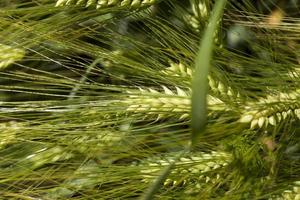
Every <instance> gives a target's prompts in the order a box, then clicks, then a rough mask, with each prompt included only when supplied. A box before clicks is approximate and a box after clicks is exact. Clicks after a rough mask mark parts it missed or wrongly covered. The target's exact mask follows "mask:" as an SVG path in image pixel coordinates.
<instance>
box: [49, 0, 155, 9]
mask: <svg viewBox="0 0 300 200" xmlns="http://www.w3.org/2000/svg"><path fill="white" fill-rule="evenodd" d="M156 2H158V0H57V2H56V5H55V6H68V5H80V6H85V7H96V8H97V9H100V8H107V7H128V8H131V9H138V8H142V7H145V6H149V5H153V4H155V3H156Z"/></svg>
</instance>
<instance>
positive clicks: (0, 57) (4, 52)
mask: <svg viewBox="0 0 300 200" xmlns="http://www.w3.org/2000/svg"><path fill="white" fill-rule="evenodd" d="M24 55H25V51H24V50H22V49H18V48H15V47H12V46H8V45H4V44H0V70H1V69H4V68H6V67H8V66H9V65H10V64H12V63H14V62H16V61H18V60H21V59H22V58H23V57H24Z"/></svg>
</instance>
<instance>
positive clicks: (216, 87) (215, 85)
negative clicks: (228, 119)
mask: <svg viewBox="0 0 300 200" xmlns="http://www.w3.org/2000/svg"><path fill="white" fill-rule="evenodd" d="M162 72H163V73H164V74H166V75H170V76H178V77H187V78H188V82H189V83H190V80H191V79H192V73H193V70H192V69H191V67H188V66H186V65H184V64H183V63H174V62H170V67H168V68H167V69H165V70H163V71H162ZM189 83H188V84H189ZM208 84H209V87H210V89H211V91H212V92H214V93H215V94H220V95H225V96H230V97H239V96H240V94H239V93H238V92H237V91H234V90H233V89H232V88H231V87H230V86H228V84H224V83H222V82H221V81H219V80H216V79H214V78H212V77H211V76H208Z"/></svg>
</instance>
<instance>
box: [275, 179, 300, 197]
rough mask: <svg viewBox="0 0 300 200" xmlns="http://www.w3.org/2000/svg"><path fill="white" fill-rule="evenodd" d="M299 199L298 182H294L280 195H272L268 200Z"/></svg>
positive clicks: (299, 186)
mask: <svg viewBox="0 0 300 200" xmlns="http://www.w3.org/2000/svg"><path fill="white" fill-rule="evenodd" d="M299 199H300V181H295V182H294V183H293V184H291V185H290V186H289V188H288V189H286V190H284V191H283V192H282V193H281V194H280V195H272V197H270V198H269V200H299Z"/></svg>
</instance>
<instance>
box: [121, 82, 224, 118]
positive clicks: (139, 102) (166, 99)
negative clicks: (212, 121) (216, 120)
mask: <svg viewBox="0 0 300 200" xmlns="http://www.w3.org/2000/svg"><path fill="white" fill-rule="evenodd" d="M162 89H163V91H162V92H160V91H158V90H155V89H151V88H150V89H142V88H140V91H139V92H138V93H136V95H135V94H133V93H132V94H131V95H130V99H129V100H127V101H126V104H128V105H130V106H129V107H128V108H127V111H129V112H147V114H149V115H151V114H157V115H158V118H162V117H168V116H174V115H180V117H179V119H186V118H189V113H190V109H191V100H190V91H184V90H183V89H180V88H178V87H176V92H173V91H172V90H170V89H169V88H167V87H166V86H162ZM129 93H131V92H129ZM137 94H139V95H137ZM208 105H209V109H210V110H213V111H217V110H225V105H224V102H223V101H221V100H220V99H218V98H217V97H213V96H211V95H209V96H208Z"/></svg>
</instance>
